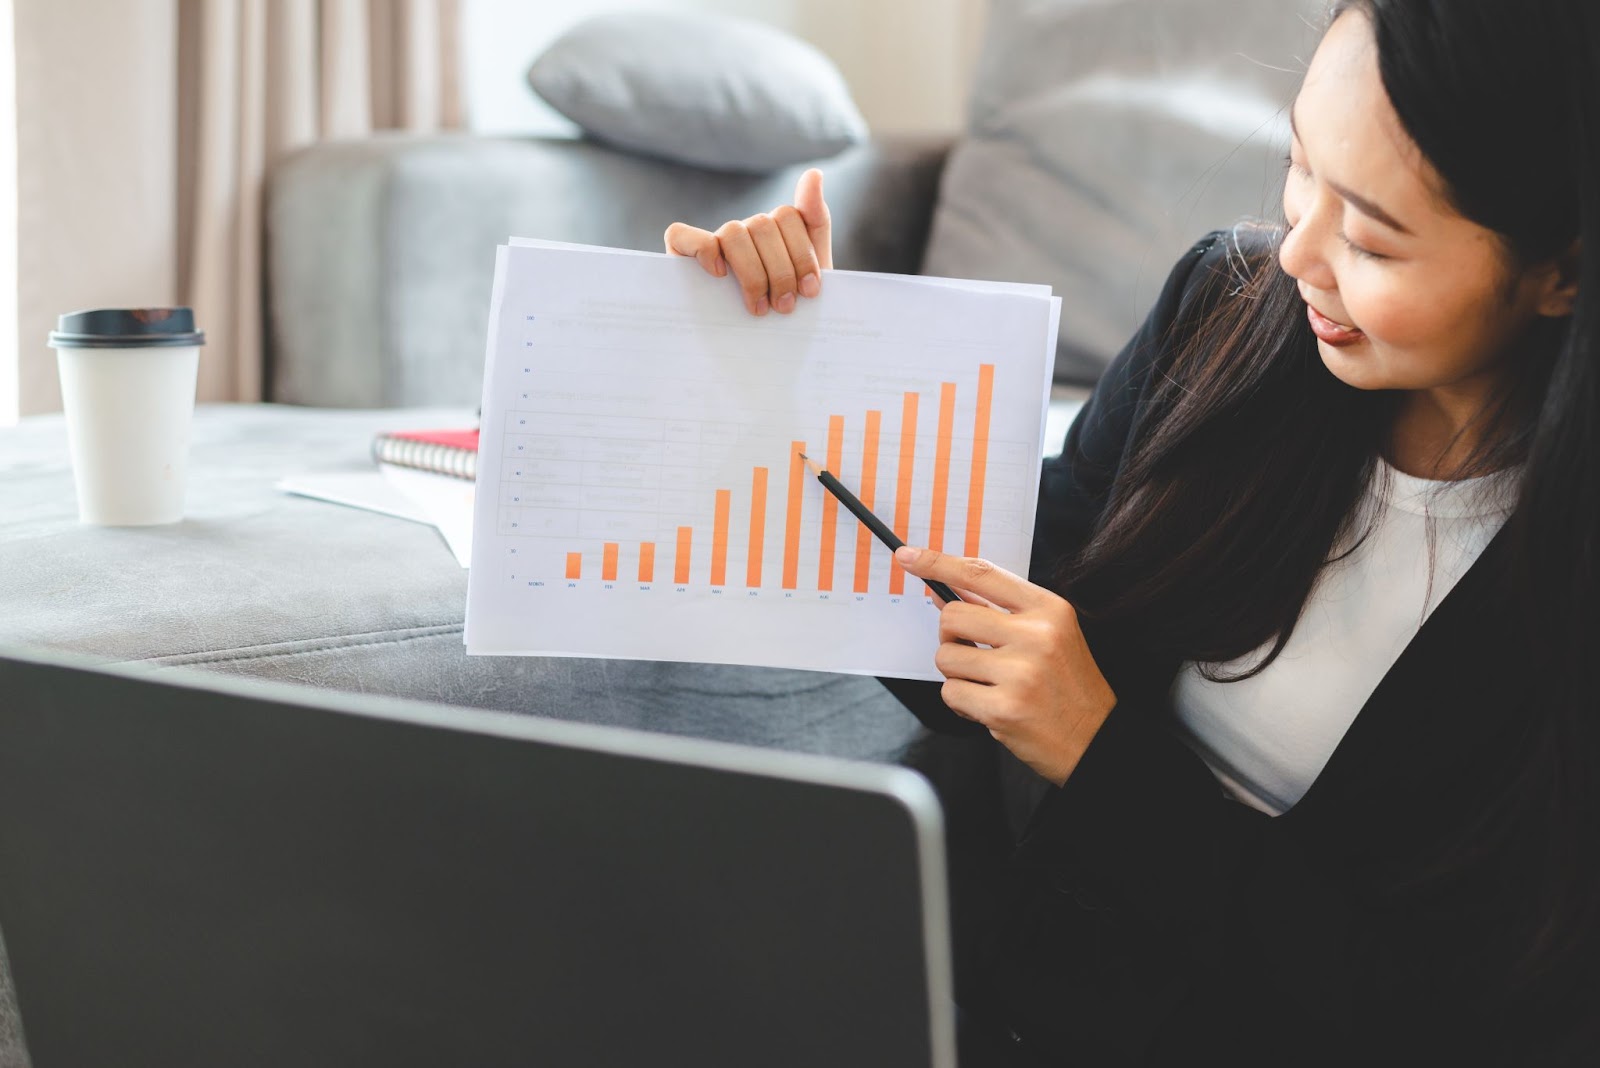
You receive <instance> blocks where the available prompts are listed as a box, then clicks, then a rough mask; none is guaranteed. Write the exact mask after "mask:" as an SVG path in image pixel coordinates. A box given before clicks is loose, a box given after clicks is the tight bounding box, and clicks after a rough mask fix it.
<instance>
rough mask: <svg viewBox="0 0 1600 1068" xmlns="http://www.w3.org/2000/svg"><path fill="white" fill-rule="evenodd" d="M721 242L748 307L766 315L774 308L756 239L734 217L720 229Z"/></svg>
mask: <svg viewBox="0 0 1600 1068" xmlns="http://www.w3.org/2000/svg"><path fill="white" fill-rule="evenodd" d="M716 238H717V241H718V242H720V243H721V245H722V255H723V257H724V258H725V259H727V261H728V268H729V270H731V271H732V272H733V277H734V278H736V279H738V281H739V291H740V292H741V293H743V294H744V306H745V309H746V310H747V311H749V312H750V314H752V315H765V314H767V311H768V310H769V309H770V308H771V307H772V305H771V302H770V301H769V300H768V298H767V285H768V283H767V268H766V264H765V263H764V262H763V261H762V259H761V253H760V252H759V251H757V249H756V243H755V239H754V238H753V237H752V236H751V235H750V230H749V228H748V227H747V226H745V224H744V223H743V222H740V221H739V220H738V219H733V220H730V221H728V222H725V223H723V224H722V225H721V226H720V227H718V228H717V233H716Z"/></svg>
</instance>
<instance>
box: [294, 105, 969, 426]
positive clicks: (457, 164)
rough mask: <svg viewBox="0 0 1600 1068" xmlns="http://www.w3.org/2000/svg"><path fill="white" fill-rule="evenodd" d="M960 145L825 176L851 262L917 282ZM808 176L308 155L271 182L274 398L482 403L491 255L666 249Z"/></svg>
mask: <svg viewBox="0 0 1600 1068" xmlns="http://www.w3.org/2000/svg"><path fill="white" fill-rule="evenodd" d="M948 148H949V144H948V142H946V141H944V140H935V139H927V138H921V139H913V138H895V139H879V140H875V141H873V142H870V143H868V144H866V145H863V146H860V147H859V148H855V149H852V150H850V151H848V152H846V153H844V154H842V155H840V156H838V157H835V158H833V159H830V160H826V161H821V162H820V163H819V165H820V166H822V167H823V168H824V169H825V171H826V173H827V181H828V186H827V189H828V202H829V206H830V208H831V210H832V214H833V220H834V260H835V263H836V265H837V266H839V267H845V268H853V269H857V270H868V271H893V272H900V273H907V274H910V273H915V272H916V270H917V268H918V266H919V264H920V262H921V259H922V253H923V246H924V245H925V244H926V241H927V235H928V227H929V222H930V219H931V217H932V213H933V204H934V200H935V197H936V196H937V192H938V182H939V174H940V171H941V168H942V167H943V163H944V158H945V154H946V152H947V150H948ZM804 169H805V167H804V166H797V167H793V168H788V169H785V170H781V171H777V172H774V173H772V174H766V175H741V174H727V173H722V172H715V171H708V170H703V169H700V168H696V167H689V166H684V165H681V164H674V163H667V162H664V161H661V160H654V159H647V158H644V157H640V156H634V155H630V154H626V153H623V152H619V151H616V150H614V149H610V148H607V147H605V146H602V145H599V144H596V143H594V142H591V141H585V140H569V139H557V138H533V139H523V140H504V139H492V138H484V137H474V136H470V135H447V136H427V137H418V136H413V135H381V136H377V137H372V138H368V139H363V140H359V141H347V142H334V143H327V144H322V145H317V146H315V147H312V148H309V149H306V150H304V151H301V152H299V153H297V154H295V155H293V156H291V157H289V158H287V159H286V160H284V161H283V162H282V163H281V164H280V165H279V166H278V167H276V168H275V170H274V171H273V173H272V175H271V177H270V182H269V186H268V199H267V210H266V218H267V224H266V226H267V232H266V259H267V263H266V267H267V292H268V309H267V323H268V358H267V382H266V395H267V397H268V399H271V400H275V401H282V402H287V403H293V404H310V405H325V406H342V407H373V406H383V407H388V406H397V405H408V404H434V405H440V404H443V405H473V404H476V403H477V401H478V398H479V395H480V392H481V386H482V375H483V354H484V346H485V338H486V331H487V326H488V307H489V290H490V285H491V282H492V279H493V275H494V250H495V246H496V245H499V244H501V243H503V242H504V241H505V240H506V239H507V238H508V237H510V236H513V235H516V236H523V237H542V238H548V239H552V240H559V241H576V242H582V243H585V244H593V245H609V246H614V247H620V248H634V249H645V250H649V251H654V252H659V251H660V250H661V235H662V232H663V231H664V230H665V229H666V227H667V224H668V223H671V222H673V221H674V220H679V219H681V220H685V221H689V222H694V223H698V224H701V225H705V226H708V227H709V226H715V225H717V224H719V223H721V222H723V221H725V220H727V219H731V218H743V217H746V216H749V215H753V214H755V213H757V212H761V211H768V210H771V209H772V208H773V207H774V206H775V205H777V204H780V203H786V202H788V201H789V200H790V199H791V198H792V196H793V192H794V184H795V180H796V179H797V178H798V177H799V174H800V172H801V171H803V170H804Z"/></svg>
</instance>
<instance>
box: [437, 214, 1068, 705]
mask: <svg viewBox="0 0 1600 1068" xmlns="http://www.w3.org/2000/svg"><path fill="white" fill-rule="evenodd" d="M1058 316H1059V301H1056V300H1054V299H1051V298H1047V297H1045V296H1043V295H1042V292H1041V290H1040V289H1039V287H1012V286H1007V285H1004V284H982V285H978V286H969V285H952V284H950V283H949V282H948V281H945V280H932V279H922V278H907V277H891V276H884V275H873V274H857V273H851V272H832V273H831V274H830V275H829V277H828V279H827V282H826V284H825V287H824V292H823V295H822V296H821V297H820V298H818V299H816V300H812V301H802V302H801V305H800V307H799V308H798V309H797V310H796V312H795V313H794V314H793V315H789V316H777V315H769V316H766V317H764V318H761V319H757V318H754V317H752V316H750V315H749V314H748V313H746V312H745V310H744V308H743V305H742V303H741V302H740V299H739V294H738V291H737V289H736V287H735V286H734V285H732V284H731V283H730V281H729V280H728V279H716V278H712V277H710V276H709V275H707V274H705V272H704V271H702V270H701V269H700V267H699V265H698V264H697V263H695V262H694V261H693V260H686V259H681V258H678V257H669V256H661V255H650V254H624V255H618V254H613V253H608V252H604V251H585V250H579V249H574V248H570V247H566V248H558V247H540V246H538V245H531V244H516V245H512V246H507V247H503V248H501V249H500V250H499V254H498V257H497V262H496V272H495V285H494V291H493V297H492V302H491V310H490V330H489V342H488V352H487V359H486V368H485V381H484V399H483V423H482V428H483V445H482V448H481V450H480V453H479V474H478V484H479V486H480V492H479V493H478V495H477V503H476V514H475V523H474V532H473V560H474V564H475V566H474V567H473V568H472V571H471V575H470V578H469V593H468V605H467V626H466V643H467V648H468V652H470V653H479V654H539V655H569V656H594V657H613V658H630V659H650V660H678V661H705V662H716V663H738V664H761V665H769V666H775V667H797V668H810V669H815V670H826V671H843V672H855V673H862V674H877V675H885V676H897V677H904V678H925V679H934V678H938V677H939V676H938V673H937V672H936V671H935V670H934V668H933V663H932V657H933V651H934V649H935V647H936V645H937V634H938V612H937V610H936V609H935V608H934V607H933V603H932V601H931V600H930V599H929V598H928V597H927V596H926V593H925V591H924V589H923V588H922V586H921V584H920V583H918V582H917V581H916V580H914V579H909V578H908V577H907V576H905V575H904V574H903V572H900V571H899V569H897V568H894V567H893V566H892V563H891V559H890V555H889V553H888V551H887V550H886V549H884V548H883V546H882V545H880V544H879V543H878V542H877V541H875V540H874V539H872V538H871V537H870V535H866V534H865V532H864V530H863V528H862V527H861V526H860V524H859V523H857V522H856V520H855V519H854V517H853V516H851V515H850V513H849V512H848V511H846V510H845V509H843V508H842V507H841V506H839V505H838V504H837V503H836V502H834V501H833V499H832V498H831V497H830V496H829V495H828V494H827V493H826V491H824V490H823V488H822V487H821V486H820V485H819V484H817V482H816V481H815V480H814V479H813V478H812V477H811V476H810V475H809V474H807V473H806V472H805V471H804V469H803V467H802V466H801V465H800V462H799V460H798V458H797V455H796V454H797V452H798V451H799V450H800V449H804V450H805V451H807V452H808V454H810V455H813V456H815V457H817V458H818V459H819V460H822V461H823V462H824V464H825V466H827V467H828V468H829V469H831V470H833V471H834V472H835V473H836V474H837V475H838V476H839V477H840V479H841V480H843V481H844V482H845V484H846V485H848V486H850V487H852V488H853V489H855V490H856V492H857V493H858V494H859V495H860V496H861V497H862V498H863V499H864V500H866V501H868V502H869V505H870V506H871V507H872V508H873V509H874V511H876V512H877V513H878V514H879V515H880V516H882V517H883V518H884V520H885V521H886V522H889V523H890V525H891V526H895V527H896V528H899V529H904V530H905V532H906V533H905V537H906V540H907V541H909V542H911V543H912V544H921V545H930V544H931V545H935V546H939V547H943V548H944V549H946V550H948V551H951V552H955V553H962V554H969V555H982V556H985V557H987V558H989V559H991V560H993V561H995V562H996V563H998V564H1000V565H1001V566H1003V567H1006V568H1009V569H1011V570H1014V571H1019V572H1021V571H1025V570H1026V568H1027V563H1028V554H1029V549H1030V547H1031V544H1032V537H1033V516H1034V502H1035V499H1036V497H1037V493H1038V479H1039V457H1040V455H1041V453H1042V451H1043V444H1042V436H1043V432H1044V425H1045V412H1046V402H1047V398H1048V388H1049V379H1050V370H1051V363H1052V358H1053V356H1054V352H1055V324H1056V320H1057V317H1058Z"/></svg>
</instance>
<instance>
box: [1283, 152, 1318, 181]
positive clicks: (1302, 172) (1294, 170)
mask: <svg viewBox="0 0 1600 1068" xmlns="http://www.w3.org/2000/svg"><path fill="white" fill-rule="evenodd" d="M1283 162H1284V163H1285V164H1286V165H1288V168H1289V173H1290V174H1291V175H1293V176H1294V177H1296V178H1310V177H1311V172H1310V171H1308V170H1306V169H1305V168H1304V167H1302V166H1300V164H1298V163H1296V162H1295V161H1294V157H1293V156H1285V157H1283Z"/></svg>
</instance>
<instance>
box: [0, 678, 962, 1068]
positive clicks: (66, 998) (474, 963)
mask: <svg viewBox="0 0 1600 1068" xmlns="http://www.w3.org/2000/svg"><path fill="white" fill-rule="evenodd" d="M161 679H162V680H163V681H156V680H155V679H153V678H142V677H135V676H132V675H130V674H127V673H118V672H111V671H105V670H99V669H94V670H90V669H85V668H84V667H82V666H81V665H76V664H68V663H63V662H58V661H52V660H51V659H39V658H33V659H23V658H20V657H3V656H0V693H3V694H5V695H6V696H5V700H4V701H0V932H3V934H4V938H5V941H6V944H7V947H8V950H9V955H10V958H11V965H12V971H13V973H14V977H15V981H16V986H17V993H18V1000H19V1004H20V1006H21V1013H22V1023H23V1028H24V1030H25V1033H26V1036H27V1039H28V1045H29V1047H30V1049H31V1051H32V1054H33V1057H34V1060H35V1063H36V1066H37V1068H54V1066H67V1065H71V1066H73V1068H109V1066H111V1065H119V1066H121V1065H130V1064H148V1065H161V1066H162V1068H186V1066H196V1068H198V1066H202V1065H204V1066H207V1068H210V1066H216V1065H228V1066H230V1068H246V1066H256V1065H260V1066H272V1068H280V1066H283V1065H290V1064H293V1065H302V1066H304V1065H384V1066H393V1065H429V1066H441V1065H474V1066H488V1065H512V1064H515V1065H550V1066H560V1068H577V1066H584V1065H595V1066H606V1068H620V1066H631V1065H646V1064H649V1065H662V1064H670V1065H676V1064H683V1065H696V1066H711V1065H740V1066H754V1065H761V1066H766V1068H784V1066H791V1065H792V1066H795V1068H801V1066H804V1068H816V1066H824V1065H825V1066H830V1068H842V1066H850V1065H862V1066H867V1065H871V1066H873V1068H884V1066H894V1065H907V1066H910V1065H919V1066H921V1065H940V1066H953V1064H954V1054H953V1052H952V1045H953V1039H952V1036H951V1025H950V1020H949V1014H948V1005H949V999H950V990H949V959H948V956H949V950H948V946H947V942H946V938H945V933H944V932H945V930H946V926H947V918H946V906H945V901H944V890H943V870H944V869H943V859H942V853H941V842H940V832H939V819H938V812H937V807H936V805H935V803H934V801H933V799H932V794H931V791H930V790H929V789H928V788H927V786H926V784H925V783H923V782H922V780H921V779H919V778H918V777H916V776H915V775H914V774H913V773H911V772H909V771H906V770H904V769H898V768H889V767H877V766H871V765H858V764H851V763H847V762H842V761H833V760H825V759H823V758H813V757H803V756H798V755H795V754H785V753H776V752H770V751H764V750H757V749H746V748H740V747H733V746H727V745H721V744H717V743H709V742H696V741H690V740H686V739H681V738H671V737H667V736H659V735H648V734H640V733H637V732H625V731H619V730H611V729H606V728H597V727H589V726H582V725H577V724H569V723H559V722H552V721H548V720H535V719H532V718H528V717H518V716H509V715H502V714H495V713H483V712H475V711H469V710H464V709H453V708H451V709H447V708H443V707H440V706H428V705H417V704H407V703H401V702H379V701H373V700H362V699H359V698H354V697H348V696H344V697H334V696H332V695H328V694H321V693H316V692H313V691H306V690H299V689H294V690H290V689H287V688H283V687H264V686H262V685H259V684H256V685H252V686H249V687H246V686H244V685H241V684H238V683H233V682H229V681H228V680H223V679H218V678H215V677H211V676H200V677H197V676H195V675H192V674H191V675H189V676H187V677H186V678H185V677H183V676H181V675H177V674H173V673H169V674H165V675H163V676H161ZM174 679H181V680H182V681H181V682H178V683H176V684H175V683H174V682H173V681H171V680H174Z"/></svg>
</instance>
